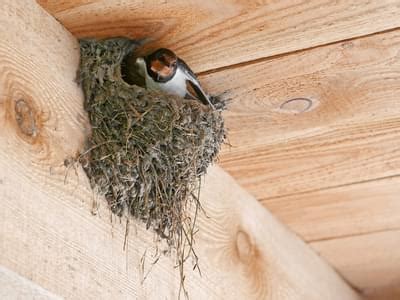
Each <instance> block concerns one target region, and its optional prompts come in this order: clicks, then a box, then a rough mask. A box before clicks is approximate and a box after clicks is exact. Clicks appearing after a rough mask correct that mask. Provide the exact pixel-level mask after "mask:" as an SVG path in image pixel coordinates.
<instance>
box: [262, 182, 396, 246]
mask: <svg viewBox="0 0 400 300" xmlns="http://www.w3.org/2000/svg"><path fill="white" fill-rule="evenodd" d="M263 204H264V205H265V206H266V207H267V208H268V209H269V210H270V211H271V212H272V213H273V214H274V215H275V216H276V217H277V218H278V219H279V220H280V221H281V222H283V223H284V224H286V225H288V226H289V228H290V229H292V230H293V231H294V232H296V233H297V234H298V235H300V236H301V237H302V239H303V240H305V241H316V240H321V239H333V238H339V237H344V236H351V235H358V234H366V233H369V232H376V231H385V230H394V229H398V230H400V177H395V178H387V179H382V180H377V181H372V182H365V183H361V184H351V185H346V186H341V187H337V188H332V189H325V190H320V191H316V192H309V193H302V194H297V195H293V196H287V197H281V198H278V199H272V200H265V201H263Z"/></svg>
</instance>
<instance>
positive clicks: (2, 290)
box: [0, 266, 61, 300]
mask: <svg viewBox="0 0 400 300" xmlns="http://www.w3.org/2000/svg"><path fill="white" fill-rule="evenodd" d="M0 299H2V300H23V299H35V300H61V298H60V297H58V296H56V295H54V294H52V293H49V292H48V291H46V290H45V289H43V288H42V287H40V286H38V285H37V284H35V283H33V282H32V281H29V280H27V279H26V278H24V277H21V276H19V275H18V274H16V273H14V272H12V271H10V270H8V269H6V268H4V267H2V266H0Z"/></svg>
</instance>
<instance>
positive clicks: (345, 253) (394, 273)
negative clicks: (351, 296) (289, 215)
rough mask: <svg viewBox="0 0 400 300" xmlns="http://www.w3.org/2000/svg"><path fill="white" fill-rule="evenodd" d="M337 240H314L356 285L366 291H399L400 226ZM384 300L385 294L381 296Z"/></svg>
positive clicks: (321, 251) (316, 246)
mask: <svg viewBox="0 0 400 300" xmlns="http://www.w3.org/2000/svg"><path fill="white" fill-rule="evenodd" d="M340 241H341V243H338V242H337V241H336V240H327V241H319V242H313V243H311V246H312V247H313V248H314V249H315V250H316V251H317V252H318V253H324V257H325V259H326V260H327V261H329V262H330V263H331V264H332V265H334V266H335V267H336V268H337V269H340V270H341V274H342V275H343V276H344V277H345V278H346V279H347V280H348V281H349V282H351V283H352V284H353V286H355V287H356V288H362V289H363V292H364V294H366V295H369V294H374V293H378V294H379V292H383V291H385V290H386V291H387V293H389V291H390V290H391V289H392V288H395V287H397V289H393V293H396V294H397V295H399V292H400V291H399V289H398V287H399V286H400V277H399V270H400V251H399V250H398V249H399V244H400V230H387V231H382V232H375V233H370V234H364V235H358V236H351V237H346V238H341V239H340ZM381 299H382V300H385V299H386V298H381Z"/></svg>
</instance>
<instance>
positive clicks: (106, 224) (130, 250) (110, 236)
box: [0, 0, 359, 300]
mask: <svg viewBox="0 0 400 300" xmlns="http://www.w3.org/2000/svg"><path fill="white" fill-rule="evenodd" d="M0 16H1V17H0V24H1V26H2V28H8V30H7V31H2V32H1V33H0V37H1V40H2V43H1V44H0V68H1V72H0V74H1V77H0V96H1V98H0V122H1V126H0V154H1V159H0V203H1V205H2V208H1V209H0V236H1V239H0V265H2V266H3V267H5V268H8V269H9V270H12V271H13V272H16V273H18V274H20V275H21V276H23V277H25V278H27V279H29V280H31V281H32V282H34V283H36V284H38V285H40V286H42V287H43V288H44V289H46V290H49V291H51V292H52V293H55V294H57V295H60V296H61V297H63V298H66V299H99V298H102V299H125V298H129V299H165V298H167V299H176V298H177V297H178V291H179V285H180V277H179V272H178V269H177V268H175V265H174V263H175V261H174V259H173V256H171V257H167V256H160V253H161V252H162V251H163V250H164V249H165V248H164V246H165V245H163V243H161V242H157V241H156V237H155V236H154V234H153V233H151V232H150V231H146V230H145V228H144V227H145V226H144V225H143V224H140V223H136V222H131V224H130V225H129V227H128V229H129V235H128V241H127V248H126V249H125V250H124V248H123V245H124V241H125V233H126V231H125V229H126V227H125V224H126V222H125V220H123V219H116V218H115V217H111V216H110V212H109V209H108V208H107V207H106V205H105V201H104V199H102V198H99V197H98V196H96V195H94V194H93V192H92V191H91V189H90V187H89V183H88V180H87V178H86V176H85V174H84V172H83V170H82V168H81V167H80V166H75V168H73V167H71V168H67V167H66V166H65V164H64V161H65V160H66V159H68V158H70V156H71V155H74V154H75V153H76V152H77V151H78V150H79V149H80V148H81V144H82V141H83V140H84V137H85V136H86V134H87V129H86V115H85V113H84V111H83V108H82V102H83V97H82V93H81V91H80V89H79V87H78V85H77V84H76V83H75V81H74V79H75V78H74V77H75V74H76V69H77V64H78V59H79V54H78V48H77V43H76V40H75V39H74V38H72V36H71V35H70V34H69V33H68V32H66V31H65V30H64V29H63V28H62V27H61V25H60V24H58V23H57V22H56V20H54V19H53V18H51V17H50V16H48V15H47V14H46V13H45V12H44V11H42V9H41V8H40V7H38V6H37V5H36V3H35V2H34V1H28V0H24V1H18V2H17V1H12V0H7V1H3V2H2V9H1V10H0ZM27 41H29V42H27ZM201 195H202V199H203V206H204V209H205V211H206V212H207V216H206V215H204V214H201V216H200V217H199V221H198V226H199V232H198V234H197V235H196V245H195V247H196V250H197V253H198V256H199V258H200V264H201V271H202V276H200V275H199V274H198V273H196V272H194V271H193V270H191V267H192V265H191V264H190V263H188V264H187V269H186V271H185V274H186V276H187V277H186V287H187V289H188V290H189V293H190V296H191V298H192V299H223V298H227V299H280V300H282V299H283V300H285V299H311V300H312V299H315V300H319V299H338V300H339V299H340V300H347V299H349V300H353V299H359V297H358V295H357V294H356V293H355V292H354V291H353V290H352V289H351V288H349V287H348V285H347V284H346V283H345V282H344V281H343V280H342V279H341V278H340V277H339V276H338V275H337V274H336V273H335V272H334V271H333V270H332V269H331V268H330V267H329V266H328V265H327V264H326V263H325V262H324V261H323V260H321V259H320V258H319V257H318V256H317V255H316V254H315V253H314V252H313V251H312V250H311V249H310V248H309V247H308V246H307V245H305V244H304V242H302V241H301V240H300V239H299V238H297V237H296V236H295V235H294V234H293V233H291V232H290V231H289V230H288V229H286V228H285V227H284V226H282V225H281V224H279V223H278V222H277V221H276V220H275V219H274V217H273V216H272V215H271V214H270V213H268V212H267V211H266V210H264V209H263V208H262V206H261V204H260V203H259V202H258V201H256V200H255V199H254V198H252V197H251V196H250V195H249V194H248V193H247V192H245V191H244V190H242V189H241V188H240V187H239V186H238V185H237V184H236V183H235V181H234V180H233V179H232V178H231V177H230V176H229V175H227V174H226V173H225V172H223V171H222V170H221V169H219V168H218V167H213V168H211V169H210V170H209V174H208V175H207V177H206V178H205V179H204V184H203V189H202V193H201ZM143 260H145V263H143ZM156 260H158V262H157V263H155V264H153V263H154V262H155V261H156ZM145 278H146V279H145ZM317 281H318V285H316V284H315V282H317ZM233 287H234V288H233Z"/></svg>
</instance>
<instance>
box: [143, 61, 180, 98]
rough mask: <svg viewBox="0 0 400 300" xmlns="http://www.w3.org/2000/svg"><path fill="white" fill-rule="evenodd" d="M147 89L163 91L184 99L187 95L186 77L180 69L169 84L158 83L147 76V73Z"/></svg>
mask: <svg viewBox="0 0 400 300" xmlns="http://www.w3.org/2000/svg"><path fill="white" fill-rule="evenodd" d="M146 75H147V76H146V88H147V89H149V90H161V91H163V92H165V93H167V94H172V95H177V96H180V97H184V96H185V95H186V76H185V74H184V73H183V72H182V71H181V70H180V69H179V68H178V70H176V73H175V75H174V77H172V78H171V79H170V80H169V81H167V82H156V81H154V80H153V78H151V76H149V74H147V71H146Z"/></svg>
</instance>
